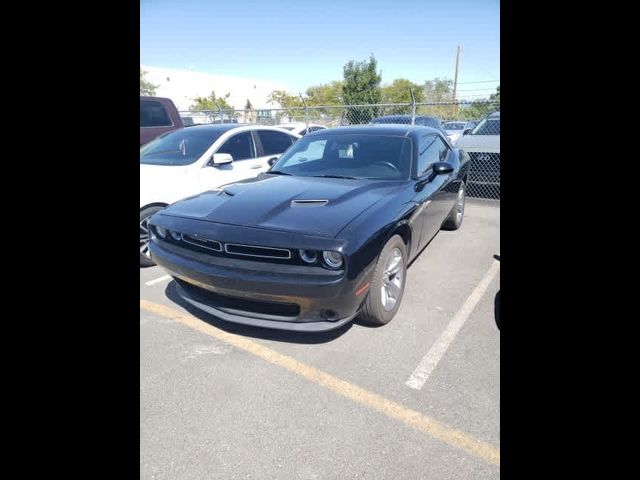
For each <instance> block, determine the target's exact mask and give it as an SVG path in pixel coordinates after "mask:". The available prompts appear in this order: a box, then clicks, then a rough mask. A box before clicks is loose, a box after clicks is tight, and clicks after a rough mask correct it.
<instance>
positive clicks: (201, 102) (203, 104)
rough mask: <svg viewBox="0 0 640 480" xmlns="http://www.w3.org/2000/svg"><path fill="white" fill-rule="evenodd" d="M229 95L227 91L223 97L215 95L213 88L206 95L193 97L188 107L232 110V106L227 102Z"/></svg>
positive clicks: (193, 108)
mask: <svg viewBox="0 0 640 480" xmlns="http://www.w3.org/2000/svg"><path fill="white" fill-rule="evenodd" d="M230 96H231V94H230V93H227V94H226V95H225V96H224V97H217V96H216V92H215V90H211V93H210V94H209V96H208V97H196V98H194V99H193V102H194V103H193V105H191V106H190V107H189V110H191V111H192V112H193V111H196V110H216V111H217V110H220V109H222V110H233V106H231V105H229V104H228V103H227V98H229V97H230Z"/></svg>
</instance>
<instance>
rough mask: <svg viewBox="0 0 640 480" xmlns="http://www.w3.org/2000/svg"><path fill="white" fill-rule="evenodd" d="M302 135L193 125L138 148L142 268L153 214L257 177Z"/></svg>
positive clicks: (265, 128)
mask: <svg viewBox="0 0 640 480" xmlns="http://www.w3.org/2000/svg"><path fill="white" fill-rule="evenodd" d="M298 138H300V136H299V135H296V134H295V133H291V132H287V131H286V130H282V129H279V128H274V127H268V126H259V125H238V124H233V123H224V124H216V125H193V126H190V127H186V128H182V129H180V130H175V131H173V132H169V133H167V134H165V135H162V136H160V137H158V138H156V139H155V140H153V141H152V142H150V143H148V144H147V145H145V146H144V147H142V148H140V266H143V267H144V266H151V265H153V262H152V261H151V259H150V258H149V232H148V227H147V222H148V221H149V217H151V215H153V214H154V213H156V212H157V211H158V210H161V209H162V208H164V207H166V206H167V205H169V204H171V203H173V202H175V201H176V200H179V199H181V198H184V197H186V196H189V195H194V194H196V193H200V192H202V191H205V190H210V189H212V188H217V187H219V186H220V185H224V184H227V183H231V182H236V181H238V180H242V179H245V178H249V177H255V176H256V175H258V174H259V173H261V172H264V171H266V170H267V169H268V168H269V163H268V160H269V159H273V158H274V157H278V156H279V155H280V154H282V152H284V151H285V150H286V149H287V148H289V147H290V146H291V144H292V143H293V142H295V141H296V140H297V139H298Z"/></svg>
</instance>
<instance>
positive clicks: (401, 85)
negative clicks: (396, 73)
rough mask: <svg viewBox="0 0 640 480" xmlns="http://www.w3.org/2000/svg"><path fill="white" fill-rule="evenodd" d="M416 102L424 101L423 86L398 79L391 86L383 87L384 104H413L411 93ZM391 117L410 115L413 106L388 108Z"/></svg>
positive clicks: (404, 79)
mask: <svg viewBox="0 0 640 480" xmlns="http://www.w3.org/2000/svg"><path fill="white" fill-rule="evenodd" d="M409 89H411V90H413V95H414V97H415V98H416V102H422V101H424V91H423V89H422V86H421V85H418V84H416V83H413V82H411V81H410V80H407V79H406V78H396V79H395V80H394V81H393V82H392V83H391V84H390V85H385V86H383V87H382V103H411V92H410V91H409ZM387 111H388V112H389V114H390V115H398V114H408V113H411V112H412V109H411V106H402V107H400V106H398V107H387Z"/></svg>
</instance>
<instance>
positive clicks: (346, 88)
mask: <svg viewBox="0 0 640 480" xmlns="http://www.w3.org/2000/svg"><path fill="white" fill-rule="evenodd" d="M377 66H378V62H377V61H376V59H375V57H374V56H373V55H371V56H370V57H369V60H368V61H367V60H364V61H362V62H354V61H353V60H349V61H348V62H347V63H346V64H345V65H344V67H343V77H344V84H343V86H342V99H343V101H344V102H345V103H346V104H347V105H359V104H371V103H380V101H381V100H382V92H381V90H380V82H381V81H382V76H381V75H380V74H379V73H378V72H377V71H376V68H377ZM377 115H378V107H349V108H347V111H346V118H347V121H348V122H349V123H350V124H353V123H369V122H370V121H371V119H372V118H373V117H374V116H377Z"/></svg>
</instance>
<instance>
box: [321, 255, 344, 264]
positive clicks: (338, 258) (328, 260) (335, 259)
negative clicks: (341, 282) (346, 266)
mask: <svg viewBox="0 0 640 480" xmlns="http://www.w3.org/2000/svg"><path fill="white" fill-rule="evenodd" d="M322 258H323V259H324V263H325V264H326V265H327V267H329V268H340V267H341V266H342V263H343V260H342V255H341V254H340V253H339V252H331V251H326V252H322Z"/></svg>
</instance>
